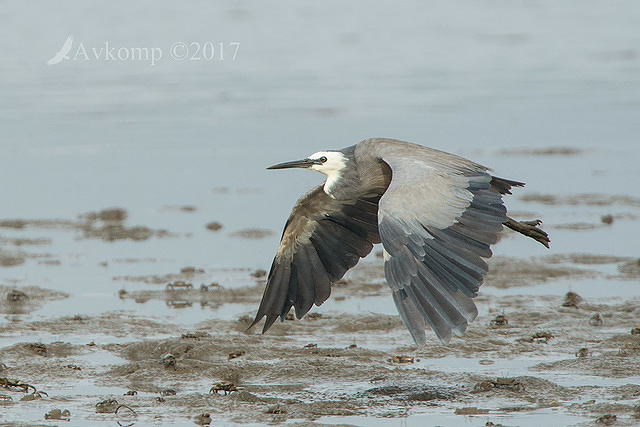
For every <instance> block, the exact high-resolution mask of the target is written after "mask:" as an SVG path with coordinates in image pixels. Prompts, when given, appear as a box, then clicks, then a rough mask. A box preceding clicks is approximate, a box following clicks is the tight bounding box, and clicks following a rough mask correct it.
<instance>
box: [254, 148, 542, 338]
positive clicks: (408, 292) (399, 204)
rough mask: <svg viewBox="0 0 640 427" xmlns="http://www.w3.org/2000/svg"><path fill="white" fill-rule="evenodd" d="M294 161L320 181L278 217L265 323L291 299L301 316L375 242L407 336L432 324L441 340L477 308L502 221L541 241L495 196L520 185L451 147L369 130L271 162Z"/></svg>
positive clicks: (263, 307) (419, 334)
mask: <svg viewBox="0 0 640 427" xmlns="http://www.w3.org/2000/svg"><path fill="white" fill-rule="evenodd" d="M293 167H300V168H308V169H312V170H316V171H318V172H322V173H324V174H326V175H327V180H326V181H325V183H324V184H322V185H320V186H317V187H315V188H313V189H312V190H311V191H309V192H308V193H307V194H306V195H304V196H302V197H301V198H300V199H299V200H298V202H297V203H296V205H295V206H294V208H293V210H292V212H291V215H290V217H289V220H288V221H287V224H286V225H285V229H284V232H283V235H282V239H281V242H280V246H279V248H278V251H277V252H276V256H275V259H274V261H273V264H272V266H271V271H270V272H269V276H268V280H267V286H266V288H265V292H264V295H263V298H262V302H261V303H260V307H259V308H258V313H257V315H256V318H255V320H254V322H253V324H255V323H257V322H258V321H259V320H260V319H261V318H262V317H264V316H266V317H267V320H266V323H265V326H264V329H263V332H266V330H267V329H269V328H270V327H271V325H272V324H273V322H275V320H276V319H277V318H278V317H280V318H281V319H284V317H285V316H286V315H287V313H288V312H289V311H290V309H291V308H292V307H294V308H295V312H296V316H297V317H298V318H301V317H302V316H304V315H305V314H306V313H307V312H308V311H309V310H310V309H311V307H312V306H313V304H315V305H320V304H322V303H323V302H324V301H325V300H326V299H327V298H328V297H329V295H330V293H331V284H332V283H334V282H336V281H337V280H339V279H340V278H342V277H343V276H344V274H345V273H346V272H347V270H349V269H350V268H351V267H353V266H354V265H356V263H357V262H358V261H359V259H360V258H363V257H365V256H366V255H368V254H369V253H370V252H371V250H372V248H373V245H374V244H376V243H382V245H383V248H384V259H385V276H386V278H387V283H388V284H389V286H390V287H391V289H392V291H393V299H394V302H395V304H396V307H397V308H398V312H399V313H400V316H401V318H402V320H403V321H404V323H405V325H406V326H407V328H408V329H409V331H410V332H411V335H412V336H413V338H414V340H415V341H416V343H417V344H418V345H424V343H425V342H426V336H425V326H426V325H429V326H430V327H431V328H433V330H434V331H435V332H436V335H437V336H438V337H439V338H440V339H441V340H442V341H445V342H446V341H448V340H449V339H450V337H451V334H452V333H455V334H457V335H460V334H462V332H464V330H465V329H466V327H467V325H468V323H469V322H470V321H472V320H473V319H474V318H475V317H476V316H477V309H476V307H475V304H474V303H473V300H472V298H473V297H475V296H476V295H477V293H478V289H479V287H480V285H481V284H482V281H483V277H484V275H485V274H486V273H487V271H488V267H487V264H486V262H485V261H484V259H486V258H489V257H490V256H491V249H490V246H491V245H492V244H494V243H496V242H497V241H498V238H499V234H500V232H501V231H502V229H503V224H504V225H506V226H507V227H509V228H512V229H514V230H516V231H518V232H520V233H522V234H525V235H528V236H530V237H533V238H534V239H536V240H538V241H540V242H541V243H543V244H545V245H547V246H548V241H549V240H548V237H547V235H546V233H544V231H542V230H541V229H539V228H538V227H537V225H538V223H537V222H528V223H527V222H518V221H515V220H512V219H511V218H509V217H507V214H506V208H505V207H504V204H503V201H502V196H503V195H504V194H510V192H509V190H510V189H511V187H512V186H522V185H524V184H522V183H520V182H516V181H509V180H505V179H501V178H496V177H493V176H491V175H490V174H489V172H488V169H487V168H486V167H484V166H482V165H479V164H477V163H474V162H472V161H469V160H466V159H464V158H462V157H459V156H455V155H453V154H449V153H445V152H442V151H438V150H434V149H431V148H427V147H423V146H420V145H415V144H411V143H407V142H402V141H397V140H392V139H382V138H376V139H368V140H365V141H362V142H360V143H358V144H357V145H354V146H351V147H347V148H345V149H342V150H339V151H321V152H318V153H314V154H312V155H311V156H309V158H307V159H304V160H300V161H295V162H287V163H282V164H279V165H275V166H272V167H271V168H270V169H284V168H293ZM252 326H253V325H252Z"/></svg>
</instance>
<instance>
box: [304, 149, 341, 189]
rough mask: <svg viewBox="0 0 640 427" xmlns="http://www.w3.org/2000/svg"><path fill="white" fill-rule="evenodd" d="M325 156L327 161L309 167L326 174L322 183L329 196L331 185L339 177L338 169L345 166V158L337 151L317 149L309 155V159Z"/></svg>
mask: <svg viewBox="0 0 640 427" xmlns="http://www.w3.org/2000/svg"><path fill="white" fill-rule="evenodd" d="M322 157H326V159H327V161H326V162H324V163H322V164H320V165H313V166H311V168H310V169H312V170H314V171H317V172H321V173H323V174H325V175H326V176H327V180H326V181H325V183H324V192H325V193H327V194H328V195H330V196H331V187H333V186H334V184H335V183H336V182H337V181H338V179H339V178H340V175H341V173H340V171H342V169H344V168H345V167H346V166H347V159H346V158H345V157H344V155H343V154H342V153H340V152H337V151H318V152H317V153H313V154H312V155H310V156H309V158H310V159H314V160H317V159H320V158H322Z"/></svg>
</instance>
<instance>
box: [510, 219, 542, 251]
mask: <svg viewBox="0 0 640 427" xmlns="http://www.w3.org/2000/svg"><path fill="white" fill-rule="evenodd" d="M540 224H542V221H540V220H539V219H536V220H534V221H516V220H515V219H513V218H509V217H507V222H505V223H504V225H506V226H507V227H508V228H510V229H512V230H513V231H517V232H518V233H520V234H523V235H525V236H527V237H531V238H532V239H534V240H537V241H538V242H540V243H542V244H543V245H544V246H546V247H547V248H548V247H549V242H550V241H551V240H550V239H549V235H548V234H547V233H546V231H544V230H543V229H542V228H540Z"/></svg>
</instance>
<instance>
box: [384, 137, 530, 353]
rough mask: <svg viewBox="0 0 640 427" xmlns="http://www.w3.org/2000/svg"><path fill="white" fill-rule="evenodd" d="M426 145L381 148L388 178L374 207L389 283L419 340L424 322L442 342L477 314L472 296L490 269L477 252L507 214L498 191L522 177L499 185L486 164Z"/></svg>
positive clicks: (485, 249) (492, 239)
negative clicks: (390, 149) (394, 149)
mask: <svg viewBox="0 0 640 427" xmlns="http://www.w3.org/2000/svg"><path fill="white" fill-rule="evenodd" d="M425 150H429V151H424V152H423V153H420V152H415V151H409V150H405V152H404V153H403V152H400V151H397V152H389V153H387V155H385V154H384V153H382V155H381V158H382V160H383V161H384V162H385V163H387V164H388V165H389V166H390V167H391V170H392V176H393V177H392V180H391V184H390V185H389V188H388V189H387V191H386V192H385V193H384V195H383V196H382V198H381V199H380V202H379V205H380V206H379V212H378V221H379V230H380V238H381V240H382V244H383V246H384V249H385V276H386V278H387V283H389V286H391V288H392V289H393V299H394V302H395V304H396V307H397V308H398V311H399V313H400V316H401V318H402V320H403V321H404V323H405V325H406V326H407V328H408V329H409V331H410V332H411V335H412V336H413V339H414V340H415V341H416V343H417V344H418V345H420V346H422V345H424V344H425V342H426V336H425V326H426V325H429V326H430V327H431V328H433V330H434V331H435V332H436V335H437V336H438V338H440V340H441V341H443V342H448V341H449V339H450V338H451V334H452V333H455V334H456V335H460V334H462V333H463V332H464V330H465V329H466V328H467V325H468V323H469V322H470V321H472V320H473V319H474V318H475V317H476V316H477V314H478V311H477V309H476V306H475V304H474V303H473V300H472V298H473V297H475V296H476V295H477V292H478V289H479V287H480V285H481V284H482V281H483V276H484V275H485V274H486V273H487V271H488V267H487V264H486V262H485V261H484V259H483V258H489V257H491V254H492V253H491V249H490V245H491V244H493V243H496V242H497V241H498V234H499V233H500V231H502V224H503V223H504V222H506V221H507V216H506V208H505V207H504V205H503V202H502V195H501V192H504V191H503V190H508V188H506V187H509V185H508V184H513V185H516V184H520V183H515V182H507V183H506V186H505V188H504V189H501V188H500V187H499V186H496V185H492V178H493V177H492V176H491V175H489V174H488V173H487V169H486V168H484V167H482V166H480V165H478V164H475V163H472V162H470V161H467V160H465V159H462V158H460V157H457V156H453V155H449V154H446V153H441V152H437V153H438V154H436V152H435V150H430V149H425ZM405 153H410V154H405ZM421 154H424V155H421ZM509 188H510V187H509Z"/></svg>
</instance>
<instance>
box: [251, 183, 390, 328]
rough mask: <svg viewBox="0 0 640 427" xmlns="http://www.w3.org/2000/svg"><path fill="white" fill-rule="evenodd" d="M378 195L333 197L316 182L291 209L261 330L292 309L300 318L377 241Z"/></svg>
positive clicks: (263, 305)
mask: <svg viewBox="0 0 640 427" xmlns="http://www.w3.org/2000/svg"><path fill="white" fill-rule="evenodd" d="M379 198H380V197H379V196H375V195H372V196H367V197H363V198H359V199H353V200H339V201H338V200H335V199H333V198H331V197H329V196H328V195H327V194H326V193H325V192H324V190H323V186H318V187H315V188H314V189H312V190H311V191H310V192H308V193H307V194H305V195H304V196H302V197H301V198H300V199H299V200H298V202H297V203H296V205H295V206H294V207H293V210H292V212H291V215H290V216H289V219H288V220H287V223H286V225H285V229H284V231H283V233H282V239H281V240H280V246H279V247H278V251H277V253H276V257H275V259H274V260H273V264H272V265H271V270H270V272H269V275H268V276H267V285H266V287H265V290H264V294H263V296H262V301H261V302H260V306H259V307H258V312H257V314H256V317H255V319H254V321H253V323H252V324H251V326H253V325H255V324H256V323H257V322H258V321H260V319H262V318H263V317H265V316H266V318H267V320H266V322H265V324H264V328H263V331H262V332H263V333H264V332H266V331H267V330H268V329H269V328H270V327H271V326H272V325H273V323H274V322H275V321H276V319H277V318H278V317H280V319H281V320H284V318H285V317H286V315H287V313H289V311H290V310H291V308H292V307H294V308H295V312H296V317H297V318H298V319H300V318H302V316H304V315H305V314H306V313H307V312H308V311H309V310H310V309H311V307H312V306H313V305H314V304H315V305H321V304H322V303H323V302H324V301H326V299H327V298H329V295H330V294H331V284H332V283H333V282H335V281H337V280H339V279H341V278H342V277H343V276H344V274H345V273H346V272H347V270H349V269H350V268H351V267H353V266H354V265H356V264H357V263H358V261H359V260H360V258H362V257H365V256H367V255H368V254H369V253H370V252H371V249H372V248H373V244H374V243H377V242H379V239H380V237H379V235H378V232H377V230H378V225H377V224H378V216H377V211H378V200H379Z"/></svg>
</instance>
